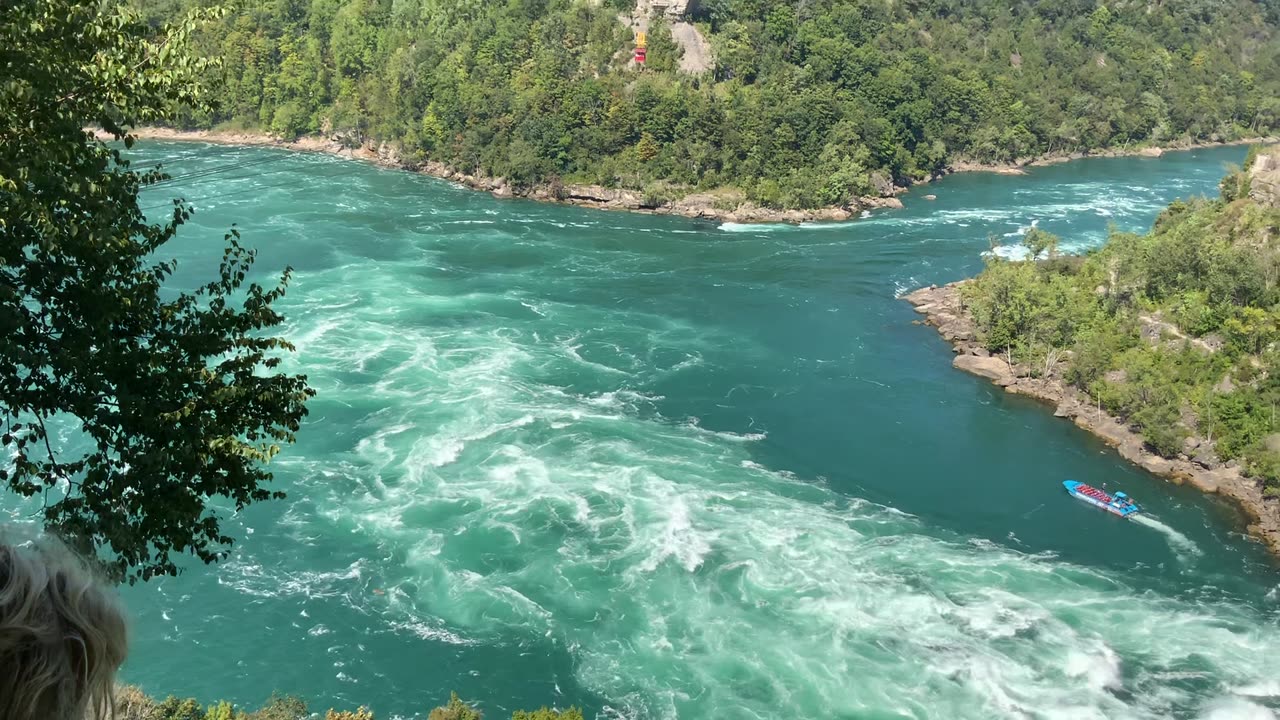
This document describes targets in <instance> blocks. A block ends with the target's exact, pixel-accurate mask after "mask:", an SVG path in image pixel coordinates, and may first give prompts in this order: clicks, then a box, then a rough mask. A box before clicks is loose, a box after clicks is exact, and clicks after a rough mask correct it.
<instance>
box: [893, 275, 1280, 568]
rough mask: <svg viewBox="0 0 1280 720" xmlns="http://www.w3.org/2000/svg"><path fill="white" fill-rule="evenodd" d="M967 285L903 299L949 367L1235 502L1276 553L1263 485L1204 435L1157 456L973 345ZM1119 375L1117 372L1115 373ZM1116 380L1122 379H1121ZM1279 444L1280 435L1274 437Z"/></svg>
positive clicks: (1277, 522) (1076, 396)
mask: <svg viewBox="0 0 1280 720" xmlns="http://www.w3.org/2000/svg"><path fill="white" fill-rule="evenodd" d="M967 282H969V281H967V280H965V281H961V282H958V283H952V284H950V285H945V286H942V287H938V286H934V285H930V286H929V287H926V288H921V289H919V290H916V291H915V292H912V293H910V294H908V295H906V296H905V298H904V299H905V300H906V301H907V302H909V303H911V305H912V306H914V307H915V311H916V312H918V313H920V314H921V315H924V317H925V321H924V322H925V324H928V325H932V326H934V327H935V328H937V330H938V333H939V334H940V335H942V337H943V338H944V339H946V340H947V341H948V342H950V343H951V345H952V348H953V349H954V350H955V352H956V353H957V357H956V358H955V360H953V361H952V366H953V367H956V368H958V369H960V370H964V371H965V372H969V373H972V374H974V375H978V376H980V377H984V378H987V379H989V380H991V382H993V383H995V384H996V385H998V386H1000V387H1003V388H1004V389H1005V391H1006V392H1010V393H1016V394H1019V395H1026V396H1027V397H1031V398H1035V399H1037V400H1040V401H1042V402H1046V403H1048V404H1050V405H1052V406H1053V408H1054V411H1053V414H1054V416H1056V417H1060V418H1063V419H1066V420H1070V421H1072V422H1073V423H1075V425H1077V426H1078V427H1080V428H1082V429H1084V430H1087V431H1089V432H1091V433H1093V434H1094V435H1096V436H1098V437H1099V438H1101V439H1102V440H1103V441H1105V442H1106V443H1107V444H1109V445H1111V446H1113V447H1115V448H1116V450H1117V452H1119V453H1120V456H1121V457H1123V458H1124V459H1126V460H1128V461H1129V462H1132V463H1133V464H1135V465H1138V466H1140V467H1142V468H1143V469H1145V470H1147V471H1148V472H1151V473H1154V474H1156V475H1161V476H1163V477H1166V478H1168V479H1170V480H1171V481H1173V482H1175V483H1179V484H1180V483H1183V482H1187V483H1190V484H1191V485H1192V486H1194V487H1196V488H1198V489H1200V490H1201V491H1203V492H1207V493H1216V494H1220V495H1222V496H1224V497H1227V498H1230V499H1231V500H1233V501H1234V502H1235V503H1236V505H1237V506H1239V507H1240V508H1241V509H1242V510H1244V512H1245V514H1246V515H1247V516H1248V517H1249V523H1248V529H1249V532H1250V533H1252V534H1253V535H1254V536H1256V537H1258V538H1259V539H1261V540H1262V541H1263V542H1264V543H1265V544H1266V545H1267V546H1268V547H1269V548H1270V549H1271V551H1272V552H1273V553H1275V554H1277V555H1280V501H1277V500H1275V499H1267V498H1265V497H1264V496H1263V494H1262V484H1261V483H1260V482H1258V481H1257V480H1256V479H1254V478H1250V477H1246V476H1245V475H1244V474H1243V473H1242V472H1241V469H1240V467H1239V465H1238V464H1236V463H1234V462H1230V463H1226V464H1224V463H1222V462H1221V461H1220V460H1219V459H1218V457H1217V455H1216V454H1215V453H1214V449H1213V443H1211V442H1208V441H1207V440H1205V439H1202V438H1195V437H1192V438H1188V439H1187V441H1186V443H1184V445H1183V453H1182V454H1181V455H1179V456H1178V457H1176V458H1165V457H1161V456H1159V455H1157V454H1156V453H1154V452H1151V450H1150V449H1149V448H1148V447H1147V445H1146V443H1145V442H1144V441H1143V439H1142V436H1141V435H1140V434H1138V433H1137V432H1136V431H1134V430H1133V429H1132V428H1130V427H1129V426H1128V425H1127V424H1126V423H1125V422H1124V421H1122V420H1121V419H1119V418H1116V417H1113V416H1111V415H1110V414H1108V413H1106V412H1104V411H1102V409H1101V408H1099V407H1098V406H1097V405H1096V404H1094V402H1093V400H1092V399H1090V398H1089V397H1088V396H1086V395H1085V394H1083V393H1081V392H1080V391H1079V390H1077V389H1076V388H1074V387H1072V386H1070V385H1068V384H1067V383H1066V382H1064V381H1063V379H1062V378H1061V376H1060V375H1058V374H1056V373H1050V375H1048V376H1045V377H1031V375H1030V373H1029V372H1028V369H1027V368H1024V367H1021V366H1017V365H1014V366H1010V365H1009V363H1008V361H1007V360H1006V359H1005V358H1003V357H1001V356H1000V355H999V353H992V352H990V351H989V350H988V349H986V348H984V347H982V345H981V344H980V343H979V342H978V340H977V337H978V333H977V327H976V325H975V324H974V322H973V318H972V316H971V315H970V314H969V312H968V311H967V310H966V309H965V306H964V302H963V299H962V297H961V292H960V288H961V287H963V286H964V284H965V283H967ZM1117 372H1118V371H1117ZM1115 380H1117V381H1123V379H1122V378H1121V377H1120V376H1115ZM1275 442H1276V444H1277V447H1280V436H1277V437H1276V439H1275Z"/></svg>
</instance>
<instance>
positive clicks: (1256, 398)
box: [962, 15, 1280, 485]
mask: <svg viewBox="0 0 1280 720" xmlns="http://www.w3.org/2000/svg"><path fill="white" fill-rule="evenodd" d="M1096 17H1098V16H1097V15H1095V18H1096ZM1277 230H1280V209H1277V208H1274V207H1267V206H1263V205H1260V204H1258V203H1256V202H1254V201H1252V200H1250V199H1248V198H1231V197H1228V198H1224V199H1218V200H1212V201H1210V200H1195V201H1191V202H1175V203H1173V204H1171V205H1170V206H1169V208H1168V209H1167V210H1166V211H1165V212H1164V213H1162V214H1161V216H1160V217H1159V218H1158V219H1157V220H1156V223H1155V225H1154V227H1153V229H1152V231H1151V232H1150V233H1148V234H1146V235H1133V234H1128V233H1118V232H1117V233H1113V234H1112V235H1111V237H1110V238H1109V240H1108V241H1107V243H1106V245H1105V246H1104V247H1102V248H1101V249H1099V250H1098V251H1096V252H1093V253H1090V254H1089V255H1087V256H1085V257H1083V258H1078V259H1076V260H1075V261H1074V262H1064V261H1066V260H1067V258H1063V259H1060V260H1052V261H1049V260H1045V261H1040V262H1007V261H1004V260H999V259H995V260H992V261H991V262H990V263H989V264H988V265H987V267H986V269H985V270H984V271H983V272H982V273H981V274H980V275H979V276H978V277H977V278H975V280H974V281H973V282H971V283H968V284H966V285H965V286H964V288H963V291H962V292H963V298H964V300H965V303H966V306H967V307H968V308H969V310H970V312H971V313H972V315H973V318H974V320H975V322H976V323H977V326H978V330H979V334H980V338H979V339H980V340H981V341H982V342H983V343H984V344H985V345H986V346H987V347H988V348H989V349H990V350H991V351H992V352H999V353H1006V352H1008V353H1010V354H1011V355H1012V356H1013V359H1014V360H1015V361H1016V362H1024V363H1030V366H1031V368H1032V372H1036V371H1037V365H1036V364H1037V363H1039V362H1040V361H1041V360H1042V359H1043V360H1045V363H1044V364H1043V367H1045V368H1048V366H1049V365H1050V364H1051V363H1049V362H1048V360H1049V359H1052V358H1054V357H1058V356H1063V355H1065V356H1067V357H1069V358H1070V359H1069V361H1067V362H1065V363H1063V364H1062V367H1061V368H1059V369H1058V372H1060V373H1061V377H1062V378H1063V379H1064V380H1065V381H1067V382H1068V383H1071V384H1073V385H1075V386H1076V387H1078V388H1080V389H1081V390H1083V391H1085V392H1086V393H1088V394H1089V395H1091V396H1092V397H1093V398H1094V399H1095V401H1097V402H1098V403H1099V404H1100V405H1102V406H1103V407H1105V408H1106V409H1107V410H1108V411H1110V412H1111V413H1113V414H1115V415H1118V416H1119V417H1121V418H1123V419H1125V420H1126V421H1127V422H1128V423H1129V424H1130V425H1131V426H1132V427H1133V428H1134V429H1136V430H1137V431H1139V432H1140V433H1141V434H1142V436H1143V438H1144V439H1145V441H1146V443H1147V445H1148V446H1150V448H1151V449H1152V450H1153V451H1155V452H1157V453H1159V454H1160V455H1162V456H1164V457H1170V458H1171V457H1176V456H1178V455H1179V454H1180V453H1181V452H1182V448H1183V441H1184V440H1185V439H1186V438H1187V437H1188V435H1190V434H1193V433H1194V434H1195V435H1197V436H1200V437H1201V438H1203V439H1206V440H1211V441H1212V443H1213V445H1212V448H1213V449H1214V451H1215V452H1216V453H1217V455H1218V456H1219V457H1220V458H1221V459H1223V460H1230V459H1233V458H1240V459H1241V460H1242V461H1243V462H1244V464H1245V466H1246V468H1247V469H1248V471H1249V472H1251V473H1253V474H1254V475H1255V476H1256V477H1259V478H1262V479H1263V480H1264V481H1266V482H1267V483H1269V484H1272V485H1274V484H1276V483H1280V435H1276V433H1277V431H1278V430H1280V427H1278V426H1277V422H1276V410H1277V406H1280V352H1278V351H1277V350H1276V347H1275V346H1276V342H1277V340H1280V315H1278V314H1277V313H1278V312H1280V287H1278V285H1280V283H1278V280H1280V270H1277V265H1276V256H1277V253H1278V252H1280V233H1278V232H1277ZM1055 242H1056V241H1055V239H1054V238H1052V237H1051V236H1036V237H1031V234H1030V233H1029V234H1028V238H1027V239H1026V240H1025V241H1024V245H1025V246H1026V247H1027V249H1028V251H1029V253H1030V254H1031V255H1032V256H1039V257H1045V256H1048V255H1050V254H1052V253H1051V251H1050V250H1049V248H1051V247H1052V246H1053V245H1054V244H1055ZM1055 353H1056V355H1055Z"/></svg>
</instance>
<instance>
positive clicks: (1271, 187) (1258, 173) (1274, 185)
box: [1249, 147, 1280, 207]
mask: <svg viewBox="0 0 1280 720" xmlns="http://www.w3.org/2000/svg"><path fill="white" fill-rule="evenodd" d="M1249 197H1251V198H1253V199H1254V200H1256V201H1257V202H1259V203H1261V204H1263V205H1267V206H1269V207H1280V148H1277V147H1273V148H1269V149H1268V150H1267V151H1266V152H1261V153H1258V157H1257V158H1256V159H1255V160H1254V161H1253V166H1252V167H1250V168H1249Z"/></svg>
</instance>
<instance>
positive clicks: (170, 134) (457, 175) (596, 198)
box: [98, 127, 1278, 223]
mask: <svg viewBox="0 0 1280 720" xmlns="http://www.w3.org/2000/svg"><path fill="white" fill-rule="evenodd" d="M98 134H99V136H100V137H103V135H102V133H101V132H99V133H98ZM133 135H134V136H135V137H137V138H139V139H144V140H145V139H152V140H173V141H182V142H207V143H217V144H222V145H252V146H265V147H279V148H285V149H288V150H294V151H299V152H322V153H326V154H329V155H334V156H337V157H344V158H350V159H354V160H363V161H365V162H371V163H374V164H376V165H380V166H382V167H388V168H393V169H396V170H408V171H410V172H420V173H423V174H425V175H430V176H432V177H436V178H440V179H443V180H449V181H451V182H456V183H458V184H460V185H464V186H466V187H469V188H471V189H473V190H480V191H484V192H488V193H491V194H492V195H493V196H494V197H499V198H526V199H530V200H537V201H541V202H559V203H564V204H566V205H576V206H578V207H588V208H596V209H600V210H625V211H629V212H639V213H648V214H652V215H679V216H681V217H688V218H703V219H707V220H716V221H719V222H739V223H769V222H785V223H802V222H820V221H842V220H851V219H853V218H856V217H859V216H860V215H861V214H862V213H863V212H865V211H868V210H876V209H882V208H892V209H901V208H902V206H903V205H902V200H900V199H899V198H898V196H899V195H901V194H903V193H905V192H907V190H908V188H905V187H899V186H896V185H895V186H892V187H886V188H885V194H884V195H883V196H881V197H864V198H858V199H857V200H856V201H855V202H853V203H852V204H850V205H848V206H846V207H828V208H816V209H812V210H775V209H773V208H766V207H760V206H759V205H755V204H754V203H751V202H749V201H747V199H746V197H745V196H744V195H743V194H742V192H741V191H738V190H733V189H728V188H724V189H720V190H714V191H709V192H696V193H690V194H688V195H685V196H683V197H681V198H678V199H674V200H671V199H658V198H648V197H646V196H645V193H643V192H640V191H638V190H626V189H621V188H606V187H603V186H601V185H561V184H558V183H557V184H554V185H552V184H543V185H537V186H534V187H532V188H516V187H513V186H511V185H510V184H508V183H507V182H506V180H504V179H503V178H498V177H489V176H487V175H484V174H471V173H464V172H462V171H459V170H456V169H454V168H451V167H449V166H448V165H446V164H444V163H441V162H436V161H433V160H428V161H426V162H420V163H414V162H410V161H408V160H405V159H403V158H402V157H401V156H400V153H399V151H398V150H397V149H396V148H395V147H394V146H393V145H392V144H390V143H385V142H384V143H381V144H379V145H376V146H375V145H373V144H371V143H366V144H363V145H360V146H357V147H352V146H351V145H350V144H349V143H345V142H343V141H342V139H341V138H337V137H321V136H318V135H307V136H304V137H300V138H298V139H296V140H283V139H281V138H277V137H273V136H271V135H268V134H266V133H262V132H255V131H236V130H178V129H174V128H167V127H144V128H137V129H135V130H134V131H133ZM1277 141H1278V140H1277V139H1276V138H1249V139H1245V140H1232V141H1226V142H1199V143H1193V142H1187V143H1182V144H1175V145H1170V146H1168V147H1163V148H1161V147H1144V148H1137V149H1132V150H1130V149H1112V150H1102V151H1098V152H1093V153H1080V152H1076V153H1059V154H1055V155H1048V156H1040V157H1031V158H1024V159H1019V160H1016V161H1014V162H1012V163H1009V164H1004V165H992V164H986V163H978V162H970V161H966V160H956V161H955V162H953V163H952V164H951V165H950V166H949V167H948V168H947V170H946V172H943V173H940V174H938V175H937V176H935V177H933V178H930V181H932V180H937V179H939V178H941V177H944V176H946V175H949V174H952V173H958V172H989V173H997V174H1001V175H1025V174H1026V172H1027V171H1026V168H1029V167H1038V166H1043V165H1054V164H1058V163H1064V162H1069V161H1071V160H1079V159H1083V158H1091V157H1130V156H1145V157H1159V156H1160V155H1162V154H1164V153H1165V152H1166V151H1173V150H1191V149H1195V148H1204V147H1217V146H1220V145H1249V144H1254V143H1265V142H1277ZM926 182H929V181H926ZM933 197H934V196H932V195H925V196H924V199H926V200H932V199H933Z"/></svg>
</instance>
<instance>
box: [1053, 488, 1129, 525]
mask: <svg viewBox="0 0 1280 720" xmlns="http://www.w3.org/2000/svg"><path fill="white" fill-rule="evenodd" d="M1062 486H1063V487H1065V488H1066V489H1067V492H1069V493H1071V497H1074V498H1076V499H1077V500H1083V501H1085V502H1087V503H1089V504H1090V505H1093V506H1094V507H1100V508H1102V509H1103V510H1106V511H1107V512H1109V513H1111V514H1113V515H1119V516H1120V517H1123V518H1127V517H1132V516H1134V515H1137V514H1138V513H1140V512H1142V508H1140V507H1138V504H1137V503H1135V502H1134V501H1132V500H1130V499H1129V496H1128V495H1125V494H1124V493H1122V492H1117V493H1116V494H1115V495H1112V494H1110V493H1108V492H1105V491H1103V490H1099V489H1098V488H1096V487H1093V486H1090V485H1085V484H1084V483H1082V482H1076V481H1075V480H1063V481H1062Z"/></svg>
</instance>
